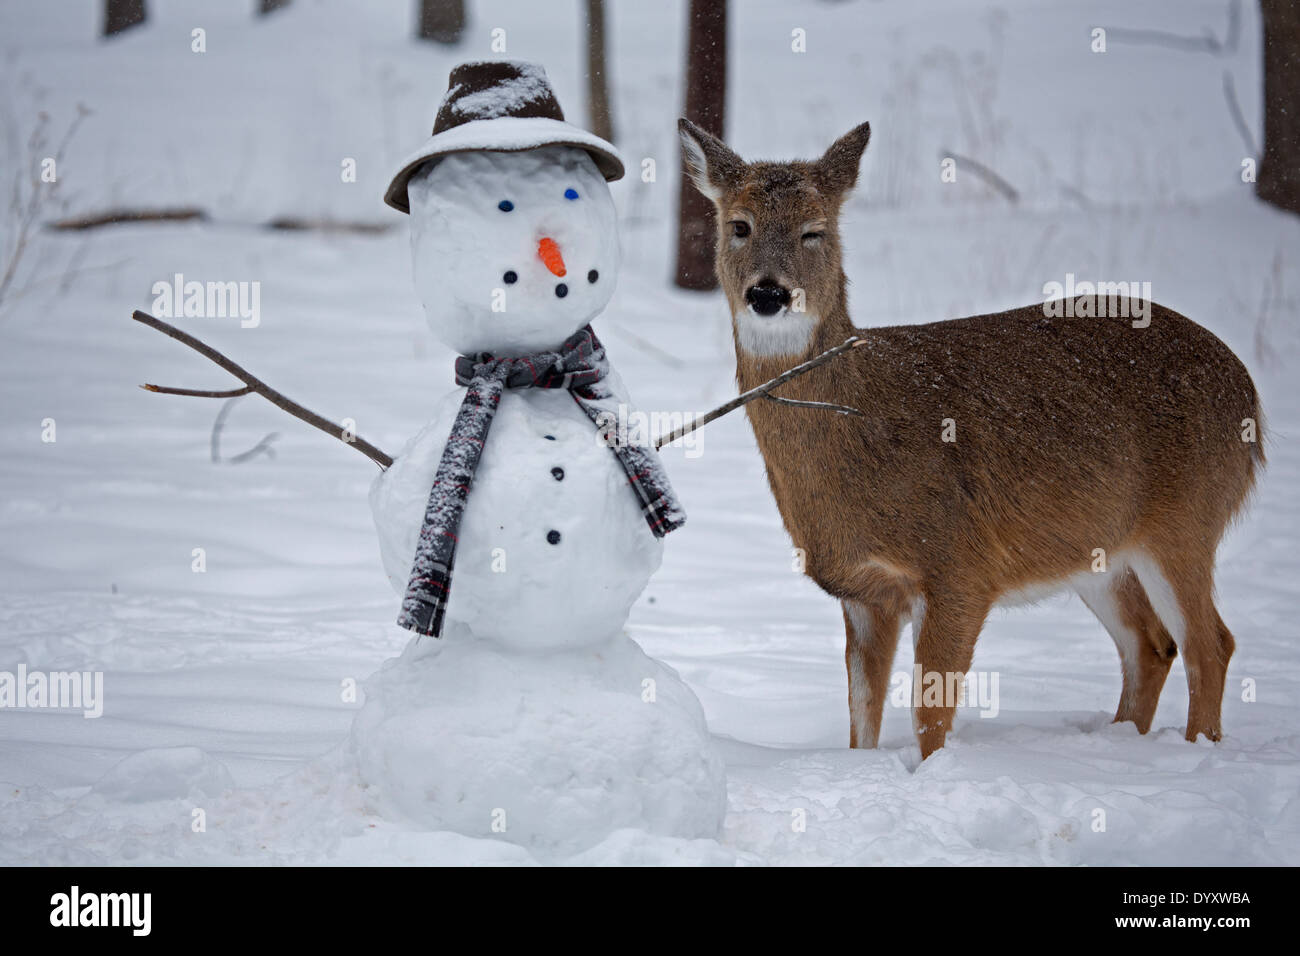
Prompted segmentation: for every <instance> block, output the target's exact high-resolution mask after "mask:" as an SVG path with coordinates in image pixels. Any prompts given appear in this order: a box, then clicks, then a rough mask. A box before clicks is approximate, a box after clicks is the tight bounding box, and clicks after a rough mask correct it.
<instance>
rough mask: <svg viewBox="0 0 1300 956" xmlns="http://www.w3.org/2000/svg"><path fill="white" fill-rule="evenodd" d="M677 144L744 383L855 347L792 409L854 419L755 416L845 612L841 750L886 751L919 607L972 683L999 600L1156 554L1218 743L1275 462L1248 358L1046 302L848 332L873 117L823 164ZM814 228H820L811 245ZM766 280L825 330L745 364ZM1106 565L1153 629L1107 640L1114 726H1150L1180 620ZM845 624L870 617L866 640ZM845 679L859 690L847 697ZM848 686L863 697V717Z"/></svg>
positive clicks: (933, 642)
mask: <svg viewBox="0 0 1300 956" xmlns="http://www.w3.org/2000/svg"><path fill="white" fill-rule="evenodd" d="M682 134H683V140H684V142H685V144H686V147H687V162H688V166H689V167H690V171H691V173H692V176H693V178H694V179H695V181H696V183H697V185H698V186H699V187H700V188H701V190H702V191H703V192H705V194H706V195H710V198H712V199H713V200H714V203H715V205H716V206H717V209H718V217H717V218H718V224H719V239H718V252H717V272H718V276H719V278H720V279H721V282H722V287H723V290H724V292H725V294H726V297H727V302H728V304H729V306H730V309H731V314H732V316H733V333H734V334H735V337H736V359H737V381H738V383H739V386H740V388H741V389H742V390H745V389H749V388H752V387H754V386H756V385H759V384H762V383H763V382H765V381H767V380H769V379H771V378H773V377H774V376H776V375H778V374H780V373H781V372H783V371H785V370H786V369H788V368H790V367H791V366H792V365H794V364H796V363H797V362H799V361H803V360H805V359H807V358H809V357H812V356H814V355H816V354H818V353H819V352H821V351H823V350H825V349H828V348H830V347H832V346H834V345H838V344H839V343H841V342H843V341H844V340H845V339H847V338H848V337H849V336H851V335H857V336H860V337H861V338H862V340H863V341H862V343H861V345H860V347H859V348H856V349H854V350H853V351H851V352H849V353H848V354H846V355H844V356H842V357H840V358H838V359H836V360H834V361H833V362H831V363H829V364H828V365H824V366H822V367H820V368H817V369H815V370H814V371H812V372H810V373H808V374H805V375H803V376H802V377H799V378H797V379H795V380H793V381H792V382H790V383H789V384H788V385H785V386H783V387H782V388H781V389H780V391H779V394H780V395H781V396H783V397H787V398H795V399H802V400H807V401H818V402H831V403H835V404H839V405H849V406H852V407H854V408H857V409H859V410H861V411H862V412H863V413H864V417H861V418H856V417H850V416H845V415H839V414H835V413H832V412H827V411H818V410H811V409H807V408H799V407H791V406H784V405H780V404H776V403H771V402H763V401H757V402H751V403H750V404H748V405H747V406H746V411H747V413H748V415H749V420H750V423H751V425H752V426H753V430H754V434H755V436H756V437H757V440H758V445H759V450H760V451H761V453H762V455H763V459H764V462H765V464H766V468H767V476H768V481H769V483H770V485H771V488H772V493H773V495H774V496H775V498H776V503H777V507H778V508H779V510H780V512H781V516H782V518H783V520H784V522H785V526H786V529H787V530H788V531H789V533H790V536H791V537H792V538H793V540H794V544H795V546H796V547H799V548H802V549H804V551H805V553H806V556H807V557H806V571H807V574H808V575H809V576H810V577H812V578H813V580H815V581H816V582H817V583H818V584H819V585H820V586H821V587H822V588H823V589H824V590H826V591H827V592H828V593H830V594H832V595H834V596H835V597H837V598H839V599H840V600H841V601H842V602H843V604H844V616H845V628H846V633H847V638H848V640H847V648H846V662H847V663H848V665H849V669H850V714H851V733H850V738H851V744H852V745H853V746H874V745H875V743H876V740H877V737H878V734H879V727H880V719H881V708H882V706H883V702H884V699H885V688H886V684H887V681H888V673H889V667H890V663H891V662H892V658H893V653H894V646H895V643H896V641H897V637H898V630H899V627H900V621H901V619H902V617H903V616H905V615H907V614H908V613H909V612H910V610H911V609H912V608H914V607H917V606H919V605H918V604H917V601H918V599H921V600H923V602H924V604H923V607H924V614H923V616H922V619H921V622H920V626H919V633H918V634H916V635H914V640H915V641H916V655H917V662H918V664H919V665H920V666H921V667H922V669H923V671H924V672H927V673H929V672H939V673H952V672H961V673H965V672H967V671H968V670H969V669H970V664H971V656H972V654H973V652H974V645H975V640H976V638H977V637H978V635H979V632H980V629H981V628H982V626H983V623H984V619H985V616H986V615H987V613H988V611H989V609H990V608H991V607H992V605H993V604H994V603H995V602H996V601H997V600H998V599H999V598H1001V597H1003V596H1005V595H1007V594H1008V593H1010V592H1014V591H1018V590H1021V589H1026V588H1029V587H1031V586H1041V585H1043V584H1052V583H1059V584H1062V585H1064V584H1065V583H1066V582H1067V581H1068V579H1070V578H1072V577H1073V576H1076V575H1080V574H1086V573H1088V572H1089V571H1090V568H1091V566H1092V562H1093V552H1094V549H1096V548H1102V549H1105V552H1106V555H1107V556H1108V559H1109V558H1112V557H1118V556H1120V555H1129V554H1139V555H1142V556H1144V557H1145V558H1147V559H1149V561H1148V564H1147V565H1146V566H1147V567H1149V568H1151V567H1153V568H1158V570H1159V572H1160V574H1161V575H1163V578H1164V579H1165V581H1167V582H1168V589H1169V590H1170V591H1171V592H1172V595H1173V600H1174V601H1176V604H1177V608H1178V611H1179V613H1180V614H1181V618H1182V628H1181V631H1182V633H1183V639H1182V641H1181V644H1182V651H1183V655H1184V662H1185V665H1186V669H1187V679H1188V689H1189V693H1190V705H1189V709H1188V723H1187V738H1188V739H1189V740H1195V739H1196V737H1197V735H1198V734H1202V733H1203V734H1205V735H1206V736H1207V737H1208V738H1209V739H1211V740H1217V739H1219V737H1220V734H1221V727H1220V703H1221V699H1222V695H1223V686H1224V679H1225V671H1226V668H1227V663H1228V658H1229V657H1230V656H1231V654H1232V649H1233V639H1232V635H1231V634H1230V633H1229V632H1228V629H1227V628H1226V627H1225V626H1224V625H1223V622H1222V620H1221V619H1220V618H1219V615H1218V612H1217V610H1216V609H1215V607H1214V603H1213V599H1212V593H1213V569H1214V556H1215V552H1216V550H1217V546H1218V543H1219V540H1220V538H1221V537H1222V535H1223V532H1224V530H1225V528H1226V527H1227V525H1228V523H1229V522H1230V521H1231V519H1232V518H1233V517H1234V515H1236V514H1237V513H1238V511H1239V510H1240V509H1241V507H1242V506H1243V504H1244V502H1245V500H1246V498H1247V496H1248V494H1249V492H1250V490H1251V488H1252V486H1253V484H1254V481H1255V477H1256V472H1257V471H1258V469H1259V467H1260V466H1261V465H1262V463H1263V454H1262V451H1261V445H1260V442H1262V440H1263V436H1262V432H1261V433H1260V434H1259V435H1258V441H1257V442H1256V443H1248V442H1245V441H1243V440H1242V436H1241V430H1242V422H1243V419H1246V418H1253V419H1254V420H1255V421H1256V422H1257V423H1259V427H1260V428H1262V422H1261V416H1260V407H1259V400H1258V398H1257V396H1256V392H1255V388H1254V385H1253V383H1252V382H1251V378H1250V375H1249V373H1248V372H1247V371H1246V368H1245V367H1244V366H1243V365H1242V363H1241V361H1240V360H1239V359H1238V358H1237V357H1236V356H1235V355H1233V353H1232V352H1231V351H1230V350H1229V349H1228V348H1227V346H1225V345H1224V344H1223V343H1222V342H1221V341H1219V339H1217V338H1216V337H1215V336H1214V335H1213V334H1211V333H1210V332H1209V331H1207V330H1206V329H1204V328H1202V327H1201V326H1199V325H1197V324H1196V323H1195V322H1192V321H1191V320H1190V319H1187V318H1185V317H1184V316H1182V315H1179V314H1178V313H1176V312H1174V311H1172V310H1170V309H1167V308H1165V307H1163V306H1160V305H1157V304H1155V303H1151V304H1150V310H1151V311H1150V326H1149V327H1147V328H1134V327H1133V326H1132V324H1131V320H1130V319H1129V318H1127V317H1124V318H1120V317H1115V318H1083V317H1080V318H1048V317H1046V316H1045V311H1044V307H1043V305H1042V304H1037V305H1031V306H1026V307H1024V308H1019V309H1012V310H1010V311H1006V312H997V313H992V314H989V315H980V316H973V317H970V318H964V319H954V320H951V321H946V322H935V323H931V324H928V325H915V326H897V327H887V328H875V329H858V328H855V327H854V325H853V323H852V322H851V320H850V318H849V312H848V306H847V301H846V294H845V290H846V279H845V276H844V272H843V269H842V266H841V256H842V253H841V247H840V238H839V233H838V228H837V218H838V215H839V210H840V205H841V203H842V201H843V199H844V196H845V194H846V192H847V191H848V190H849V189H851V188H852V186H853V185H854V182H855V181H856V178H857V172H858V163H859V159H860V157H861V154H862V151H863V150H864V149H865V147H866V144H867V140H868V138H869V135H870V131H869V128H868V127H867V126H866V124H863V125H862V126H860V127H858V128H856V129H854V130H853V131H851V132H850V133H848V134H847V135H845V136H844V137H842V138H841V139H840V140H838V141H837V142H836V143H835V144H834V145H833V146H832V147H831V148H830V150H828V151H827V153H826V155H825V156H823V157H822V158H821V159H820V160H817V161H816V162H791V163H768V162H760V163H753V164H746V163H745V162H744V161H743V160H741V159H740V157H738V156H736V155H735V154H734V153H733V152H731V150H729V149H728V148H727V147H726V146H725V145H724V144H723V143H722V142H721V141H719V140H717V139H716V138H714V137H712V136H710V135H709V134H708V133H705V132H704V131H703V130H700V129H699V128H698V127H695V126H693V125H692V124H690V123H688V122H687V121H685V120H683V121H682ZM737 220H743V221H744V222H746V223H747V224H748V225H749V226H750V230H751V231H750V234H749V235H748V236H745V237H738V236H736V235H735V234H734V231H733V230H734V227H733V226H731V225H730V223H733V222H735V221H737ZM810 224H812V226H811V227H810ZM810 228H812V229H813V230H814V231H819V232H823V233H824V234H823V235H822V236H821V237H820V238H812V239H808V238H805V237H806V236H807V234H808V230H809V229H810ZM772 282H775V283H777V284H779V285H780V286H782V287H784V288H785V289H787V290H795V289H802V290H803V293H804V296H805V303H806V308H807V314H808V315H810V316H812V317H813V320H814V323H815V324H814V325H813V327H812V330H811V332H810V334H809V335H808V337H807V340H806V343H804V345H803V346H802V347H801V348H799V349H798V350H797V351H792V352H789V353H785V354H779V355H756V354H751V353H750V352H749V351H747V350H746V349H745V347H744V346H743V344H742V337H741V335H740V334H739V332H738V331H737V328H738V326H737V317H738V315H739V314H740V313H741V312H742V310H745V309H746V308H747V306H746V293H747V291H748V290H749V289H750V287H751V286H754V285H755V284H758V283H763V284H770V283H772ZM740 317H741V318H748V317H747V316H740ZM789 320H790V319H789V317H788V316H786V315H785V314H782V315H781V316H775V317H772V318H770V319H766V321H771V322H785V321H789ZM945 419H953V420H954V421H955V425H956V441H955V442H945V441H942V440H941V432H942V429H943V423H944V420H945ZM1140 570H1141V569H1139V571H1140ZM1107 573H1108V574H1109V575H1110V577H1112V578H1114V580H1113V581H1111V582H1109V591H1108V592H1106V589H1103V592H1105V593H1108V595H1109V596H1108V597H1106V598H1105V599H1104V601H1105V602H1109V601H1113V602H1114V606H1115V607H1116V608H1118V611H1117V618H1118V619H1119V620H1120V621H1121V623H1122V625H1123V627H1124V628H1126V629H1129V630H1131V631H1132V632H1133V633H1136V634H1137V635H1140V638H1141V639H1140V640H1138V641H1136V642H1135V643H1134V644H1133V646H1131V647H1126V645H1125V644H1124V643H1123V642H1122V641H1121V638H1120V637H1118V636H1117V637H1116V643H1117V645H1118V646H1120V652H1121V662H1122V664H1123V665H1124V674H1125V677H1124V689H1123V691H1122V693H1121V702H1120V706H1119V709H1118V711H1117V713H1116V716H1115V719H1116V720H1131V721H1133V722H1134V723H1136V724H1137V727H1138V729H1139V730H1140V731H1141V732H1143V733H1145V732H1146V731H1147V729H1148V728H1149V727H1150V725H1151V720H1152V717H1153V716H1154V713H1155V708H1156V703H1157V701H1158V699H1159V694H1160V689H1161V687H1162V686H1163V683H1164V679H1165V676H1166V675H1167V673H1168V671H1169V666H1170V663H1171V661H1172V659H1173V657H1174V656H1175V654H1176V653H1177V651H1176V648H1175V641H1174V638H1173V637H1172V636H1171V634H1172V633H1174V632H1175V630H1176V626H1175V627H1169V626H1167V625H1169V623H1170V622H1168V621H1165V622H1163V623H1162V620H1161V618H1160V616H1158V615H1157V613H1156V611H1155V609H1154V607H1153V601H1152V600H1151V599H1150V598H1149V596H1148V591H1149V590H1150V588H1151V587H1152V586H1153V585H1154V584H1155V583H1156V582H1154V581H1153V580H1151V579H1148V580H1146V581H1142V580H1139V574H1136V573H1134V571H1133V570H1130V569H1129V568H1127V567H1126V566H1123V565H1122V564H1117V565H1116V566H1115V567H1114V569H1113V570H1111V571H1109V572H1107ZM1144 584H1145V585H1146V589H1144ZM1154 603H1155V604H1157V605H1159V604H1160V602H1159V601H1156V602H1154ZM1094 610H1095V611H1097V612H1098V615H1099V616H1102V617H1103V621H1104V620H1105V617H1104V616H1103V612H1102V611H1101V610H1099V609H1098V608H1094ZM855 617H856V618H857V619H858V620H860V621H870V622H871V623H870V624H869V625H865V624H864V625H863V626H862V627H856V626H855V624H854V618H855ZM914 626H915V625H914ZM855 657H856V659H857V661H858V664H857V665H855V663H854V661H855ZM855 666H860V671H859V673H860V674H861V675H863V676H864V680H865V685H866V686H865V687H860V688H858V689H857V690H856V691H855V687H854V679H853V674H854V667H855ZM855 692H856V693H858V694H860V695H861V694H865V698H866V699H865V701H862V700H859V701H856V702H855V701H854V699H853V697H854V694H855ZM953 710H954V709H953V707H951V706H935V707H922V708H921V709H920V712H919V713H917V714H916V715H915V717H914V719H915V723H916V728H917V737H918V740H919V743H920V746H921V751H922V754H923V755H929V754H930V753H931V752H933V751H934V750H935V749H937V748H938V747H941V746H942V745H943V741H944V738H945V736H946V734H947V731H948V730H949V729H951V726H952V718H953ZM855 715H865V716H863V717H861V719H860V717H859V716H855ZM859 724H861V726H859Z"/></svg>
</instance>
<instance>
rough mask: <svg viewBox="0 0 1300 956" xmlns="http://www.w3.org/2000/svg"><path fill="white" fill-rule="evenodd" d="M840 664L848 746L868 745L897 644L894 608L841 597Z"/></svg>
mask: <svg viewBox="0 0 1300 956" xmlns="http://www.w3.org/2000/svg"><path fill="white" fill-rule="evenodd" d="M840 604H841V606H842V607H843V608H844V634H845V642H844V664H845V667H846V668H847V669H848V674H849V746H850V747H863V748H872V747H875V746H876V744H877V743H878V742H879V740H880V720H881V715H882V712H883V710H884V706H885V696H886V694H887V693H888V688H889V669H890V667H891V666H892V665H893V663H894V651H895V650H896V649H897V647H898V631H899V619H898V612H897V611H894V610H892V609H890V608H886V607H884V606H883V605H880V604H863V603H859V602H857V601H849V600H843V601H841V602H840Z"/></svg>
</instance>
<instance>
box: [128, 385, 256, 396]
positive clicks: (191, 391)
mask: <svg viewBox="0 0 1300 956" xmlns="http://www.w3.org/2000/svg"><path fill="white" fill-rule="evenodd" d="M140 387H141V388H143V389H144V390H145V391H146V392H157V393H158V394H159V395H192V396H194V397H195V398H238V397H239V396H240V395H247V394H248V393H249V392H251V391H253V390H254V389H253V386H251V385H245V386H244V387H243V388H228V389H222V390H218V391H215V392H214V391H208V390H206V389H202V388H169V387H168V386H166V385H141V386H140Z"/></svg>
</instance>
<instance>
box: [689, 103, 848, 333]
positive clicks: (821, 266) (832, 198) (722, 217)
mask: <svg viewBox="0 0 1300 956" xmlns="http://www.w3.org/2000/svg"><path fill="white" fill-rule="evenodd" d="M678 129H679V131H680V132H681V137H682V146H683V150H684V153H685V158H686V169H687V172H688V173H689V175H690V177H691V179H692V181H693V182H694V183H695V187H696V188H697V189H699V191H700V192H701V193H703V194H704V195H705V196H707V197H708V198H709V199H710V200H712V202H713V204H714V206H715V207H716V208H717V213H718V215H717V221H718V243H717V260H716V269H717V273H718V279H719V280H720V281H721V283H722V288H723V291H724V292H725V293H726V296H727V304H728V306H729V307H730V309H731V316H732V323H733V325H734V328H735V334H736V345H737V348H738V349H740V350H741V351H743V352H745V353H748V354H749V355H751V356H754V357H769V356H771V357H775V356H797V355H800V354H802V353H803V352H804V351H805V350H806V349H807V348H808V346H809V344H810V342H811V341H812V339H813V333H814V331H815V330H816V329H817V327H818V325H819V324H821V323H823V322H824V321H826V320H827V319H828V318H829V317H831V316H833V315H834V316H838V317H840V318H843V319H844V320H845V321H847V312H846V311H845V303H844V286H845V279H844V272H843V269H842V266H841V249H840V235H839V223H838V220H839V213H840V206H841V204H842V203H843V202H844V197H845V196H846V195H847V194H848V192H849V190H851V189H852V188H853V186H854V184H855V183H856V182H857V179H858V166H859V163H860V161H861V159H862V153H863V151H864V150H865V149H866V148H867V141H868V140H869V139H870V138H871V127H870V126H869V125H868V124H867V123H863V124H862V125H861V126H858V127H855V128H854V129H852V130H850V131H849V132H848V133H846V134H844V135H843V136H841V137H840V138H839V139H838V140H836V141H835V142H834V143H833V144H832V145H831V147H830V149H828V150H827V151H826V153H825V155H824V156H822V157H821V158H820V159H818V160H815V161H813V162H802V161H796V162H789V163H771V162H756V163H746V162H745V161H744V160H743V159H741V158H740V157H739V156H737V155H736V154H735V153H734V152H732V151H731V150H730V149H729V148H728V147H727V145H726V144H725V143H723V142H722V140H720V139H718V138H717V137H716V136H713V135H711V134H709V133H707V132H705V131H704V130H702V129H700V127H698V126H696V125H695V124H694V123H692V122H690V121H689V120H686V119H683V120H681V121H679V123H678Z"/></svg>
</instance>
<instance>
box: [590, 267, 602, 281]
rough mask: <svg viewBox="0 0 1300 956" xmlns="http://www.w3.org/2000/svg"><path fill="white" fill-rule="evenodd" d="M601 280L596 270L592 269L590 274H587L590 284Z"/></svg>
mask: <svg viewBox="0 0 1300 956" xmlns="http://www.w3.org/2000/svg"><path fill="white" fill-rule="evenodd" d="M599 278H600V273H599V272H597V271H596V270H595V269H592V270H591V271H590V272H588V273H587V281H588V282H595V281H596V280H597V279H599Z"/></svg>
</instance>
